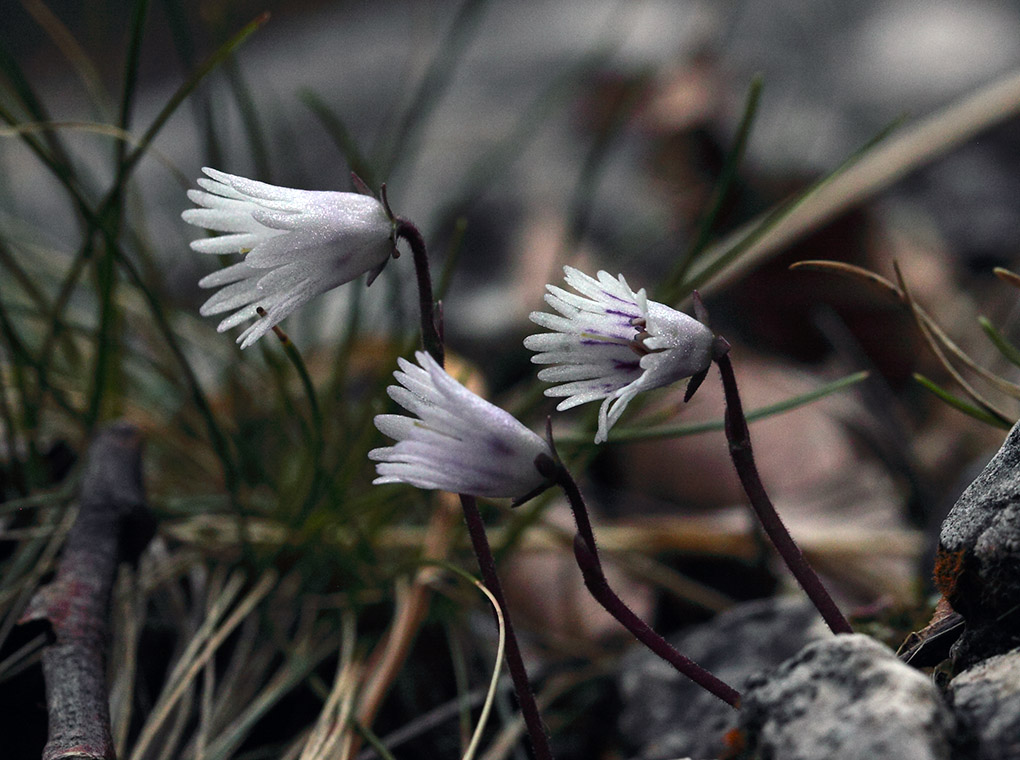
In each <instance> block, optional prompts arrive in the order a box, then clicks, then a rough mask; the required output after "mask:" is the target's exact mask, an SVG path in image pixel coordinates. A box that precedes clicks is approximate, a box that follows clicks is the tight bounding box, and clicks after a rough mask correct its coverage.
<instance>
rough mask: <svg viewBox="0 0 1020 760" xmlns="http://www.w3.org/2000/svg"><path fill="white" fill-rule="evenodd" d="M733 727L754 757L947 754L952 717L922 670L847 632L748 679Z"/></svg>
mask: <svg viewBox="0 0 1020 760" xmlns="http://www.w3.org/2000/svg"><path fill="white" fill-rule="evenodd" d="M740 729H741V732H742V733H743V739H744V741H745V747H746V749H745V752H746V757H748V758H755V759H756V760H757V759H762V760H763V759H765V758H768V760H820V758H825V759H826V760H874V759H875V758H910V760H949V758H950V757H951V751H950V741H951V737H952V736H953V730H954V720H953V716H952V714H951V713H950V712H949V710H948V708H947V707H946V706H945V704H944V703H943V702H942V700H941V697H940V696H939V694H938V692H937V691H936V689H935V687H934V686H933V685H932V683H931V681H930V680H929V679H928V677H926V676H925V675H923V674H921V673H920V672H918V671H916V670H914V669H913V668H911V667H909V666H907V665H904V664H903V663H902V662H900V661H899V660H898V659H897V658H896V656H895V655H894V654H893V653H892V651H891V650H889V649H886V648H885V647H884V646H882V645H881V644H879V643H878V642H877V641H875V640H874V639H871V638H869V637H867V636H863V635H861V634H848V635H843V636H834V637H830V638H826V639H822V640H820V641H816V642H814V643H811V644H808V645H807V646H806V647H805V648H804V649H802V650H801V651H800V652H799V653H798V654H797V655H796V656H794V657H793V658H791V659H789V660H787V661H786V662H784V663H783V664H782V665H780V666H779V667H778V668H776V669H775V670H773V671H772V672H770V673H764V674H761V675H757V676H754V677H753V678H751V679H750V680H749V682H748V685H747V689H746V690H745V692H744V700H743V706H742V708H741V710H740Z"/></svg>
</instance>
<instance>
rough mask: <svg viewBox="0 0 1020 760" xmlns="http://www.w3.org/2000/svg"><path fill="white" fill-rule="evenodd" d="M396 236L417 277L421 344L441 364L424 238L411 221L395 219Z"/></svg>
mask: <svg viewBox="0 0 1020 760" xmlns="http://www.w3.org/2000/svg"><path fill="white" fill-rule="evenodd" d="M396 236H397V238H398V239H403V240H406V241H407V245H408V246H409V247H410V248H411V255H412V256H413V257H414V271H415V275H416V276H417V278H418V311H419V314H420V318H421V342H422V346H423V347H424V348H425V350H426V351H428V352H429V353H430V354H432V358H433V359H435V360H436V361H437V362H438V363H439V366H440V367H441V366H443V358H444V350H443V338H442V336H441V335H440V332H439V326H438V325H437V324H436V312H435V309H436V305H435V302H434V301H433V299H432V275H431V273H430V270H429V256H428V250H427V249H426V247H425V238H423V237H422V234H421V232H419V230H418V228H417V227H415V226H414V225H413V224H411V222H409V221H407V220H406V219H397V230H396Z"/></svg>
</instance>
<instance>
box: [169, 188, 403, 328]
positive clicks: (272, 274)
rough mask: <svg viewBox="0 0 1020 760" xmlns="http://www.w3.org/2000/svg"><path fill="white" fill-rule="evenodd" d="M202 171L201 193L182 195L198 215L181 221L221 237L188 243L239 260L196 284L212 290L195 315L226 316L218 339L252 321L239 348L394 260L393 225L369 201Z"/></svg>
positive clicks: (383, 211) (190, 213)
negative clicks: (240, 257) (307, 305)
mask: <svg viewBox="0 0 1020 760" xmlns="http://www.w3.org/2000/svg"><path fill="white" fill-rule="evenodd" d="M202 171H203V172H204V173H205V174H206V175H207V176H206V177H202V178H201V179H199V180H198V184H199V186H201V187H202V190H189V191H188V198H190V199H191V201H192V202H194V203H195V204H196V205H197V206H199V208H193V209H188V210H187V211H185V212H184V213H183V214H181V217H182V218H183V219H184V221H186V222H187V223H188V224H194V225H195V226H196V227H205V228H206V229H209V230H214V231H216V232H223V233H227V234H224V235H218V236H216V237H207V238H202V239H200V240H195V241H193V242H192V243H191V248H192V250H194V251H198V252H199V253H215V254H226V253H240V254H243V255H244V260H243V261H240V262H237V263H235V264H231V265H230V266H228V267H226V268H224V269H221V270H219V271H218V272H213V273H212V274H210V275H208V276H206V277H203V278H202V279H201V280H199V283H198V284H199V286H200V287H203V288H219V290H218V291H216V292H215V293H214V294H213V295H212V297H211V298H209V300H207V301H206V302H205V303H204V304H203V305H202V308H201V309H200V313H201V314H202V316H208V315H211V314H221V313H223V312H228V311H232V312H233V314H231V315H230V316H228V317H227V318H226V319H224V320H223V321H222V322H220V324H219V327H218V328H217V329H218V330H219V331H220V332H222V331H224V330H228V329H230V328H231V327H235V326H236V325H239V324H241V323H242V322H246V321H248V320H250V319H255V320H256V321H255V322H254V323H253V324H251V325H249V326H248V328H247V329H245V330H244V332H242V333H241V335H240V336H239V337H238V339H237V342H238V343H240V344H241V348H247V347H248V346H250V345H251V344H252V343H254V342H255V341H257V340H258V339H259V338H261V337H262V336H263V335H265V334H266V332H268V331H269V329H270V328H272V327H273V326H274V325H276V324H277V323H279V322H280V321H281V320H282V319H283V318H284V317H286V316H287V315H288V314H290V313H291V312H293V311H294V310H295V309H297V308H298V307H299V306H301V305H303V304H305V303H306V302H308V301H310V300H311V299H312V298H314V297H315V296H317V295H319V294H320V293H325V292H326V291H327V290H331V289H333V288H335V287H337V286H339V285H343V284H344V283H346V282H350V281H351V280H353V279H355V278H356V277H358V276H360V275H362V274H364V273H365V272H372V273H373V276H374V274H377V273H378V272H379V271H381V269H382V267H383V266H384V265H385V264H386V261H387V260H388V259H389V257H390V256H391V255H392V254H393V253H394V250H395V248H394V242H393V223H392V221H391V220H390V218H389V215H388V214H387V212H386V209H385V208H384V207H383V204H382V203H380V202H379V201H378V200H376V199H375V198H373V197H371V196H368V195H360V194H358V193H338V192H321V191H313V190H293V189H291V188H288V187H277V186H275V185H267V184H265V183H263V182H256V181H254V180H250V179H245V178H244V177H236V176H234V175H232V174H225V173H224V172H220V171H216V170H215V169H209V168H204V169H202ZM369 282H371V279H370V280H369ZM259 308H261V309H263V310H264V311H265V314H264V315H259V314H258V313H257V310H258V309H259Z"/></svg>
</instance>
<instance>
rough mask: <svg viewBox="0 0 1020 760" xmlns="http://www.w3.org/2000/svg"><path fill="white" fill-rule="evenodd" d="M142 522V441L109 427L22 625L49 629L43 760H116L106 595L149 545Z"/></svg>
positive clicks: (123, 428)
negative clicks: (125, 565)
mask: <svg viewBox="0 0 1020 760" xmlns="http://www.w3.org/2000/svg"><path fill="white" fill-rule="evenodd" d="M146 516H147V513H146V510H145V500H144V492H143V489H142V465H141V440H140V436H139V433H138V431H137V430H136V429H135V428H134V427H132V426H130V425H128V424H126V423H119V424H115V425H112V426H110V427H107V428H106V429H104V430H103V431H102V432H100V433H99V435H98V437H97V438H96V440H95V441H94V442H93V443H92V445H91V447H90V448H89V453H88V463H87V465H86V467H85V474H84V477H83V480H82V487H81V494H80V497H79V507H78V517H77V519H76V520H75V523H74V526H73V527H72V528H71V532H70V533H69V534H68V537H67V543H66V545H65V547H64V552H63V556H62V557H61V559H60V562H59V564H58V566H57V574H56V578H55V579H54V581H53V582H52V583H50V584H49V585H48V586H45V587H43V588H42V589H40V590H39V591H38V592H37V593H36V595H35V596H34V597H32V601H31V602H30V603H29V606H28V609H27V611H26V612H25V614H24V615H23V616H22V618H21V621H20V622H22V623H26V622H29V621H33V620H39V621H44V622H47V623H49V625H50V626H51V628H52V631H53V635H54V641H53V643H52V644H51V645H49V646H48V647H47V648H46V650H45V651H44V652H43V675H44V677H45V679H46V707H47V711H48V714H49V737H48V740H47V742H46V747H45V748H44V750H43V754H42V757H43V760H57V758H61V759H62V760H70V759H71V758H90V759H92V760H95V759H96V758H110V760H112V759H113V757H114V750H113V743H112V740H111V738H110V712H109V695H108V693H107V688H106V645H107V637H108V631H107V626H108V622H109V616H110V613H109V604H110V593H111V590H112V588H113V580H114V575H115V573H116V570H117V564H118V563H119V562H120V561H121V560H123V559H127V558H130V557H129V556H128V555H135V556H137V553H138V552H140V551H141V549H142V548H144V545H145V544H146V543H147V542H148V539H149V537H151V523H148V522H147V520H146ZM129 529H134V530H133V531H132V530H129ZM129 532H131V533H133V534H134V535H128V533H129Z"/></svg>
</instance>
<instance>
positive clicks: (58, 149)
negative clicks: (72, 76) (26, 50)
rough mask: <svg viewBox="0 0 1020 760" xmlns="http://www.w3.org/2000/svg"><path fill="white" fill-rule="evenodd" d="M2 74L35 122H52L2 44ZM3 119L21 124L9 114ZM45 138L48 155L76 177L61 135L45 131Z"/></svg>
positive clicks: (0, 44)
mask: <svg viewBox="0 0 1020 760" xmlns="http://www.w3.org/2000/svg"><path fill="white" fill-rule="evenodd" d="M0 74H2V75H3V76H4V78H5V79H6V80H7V83H8V86H9V87H10V90H11V92H12V94H13V95H14V96H15V98H16V99H17V100H18V101H19V102H20V104H21V107H22V108H23V109H24V111H25V113H26V114H27V115H28V116H29V117H31V119H32V120H33V121H36V122H39V123H46V122H49V121H51V119H50V114H49V111H47V110H46V107H45V106H44V105H43V103H42V100H40V99H39V97H38V96H37V95H36V93H35V90H34V89H33V88H32V85H31V83H30V82H29V81H28V77H26V76H25V73H24V72H23V71H22V70H21V67H20V66H19V65H18V62H17V60H15V58H14V56H13V55H11V52H10V51H9V50H8V49H7V46H6V45H4V44H2V43H0ZM2 118H4V120H5V121H7V123H8V124H10V125H11V126H15V125H17V124H18V122H19V119H17V118H16V117H14V115H13V114H9V117H8V116H3V117H2ZM12 119H13V120H12ZM43 137H44V139H45V140H46V144H47V145H48V146H49V150H48V152H47V154H48V155H50V156H51V158H52V160H53V161H55V162H56V163H58V164H59V165H60V166H62V167H63V168H64V170H65V171H66V172H68V174H69V175H70V176H74V167H73V165H72V164H71V159H70V157H69V156H68V153H67V150H66V149H65V148H64V144H63V143H62V142H61V140H60V137H59V135H57V133H56V132H55V131H53V130H45V131H44V132H43Z"/></svg>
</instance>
